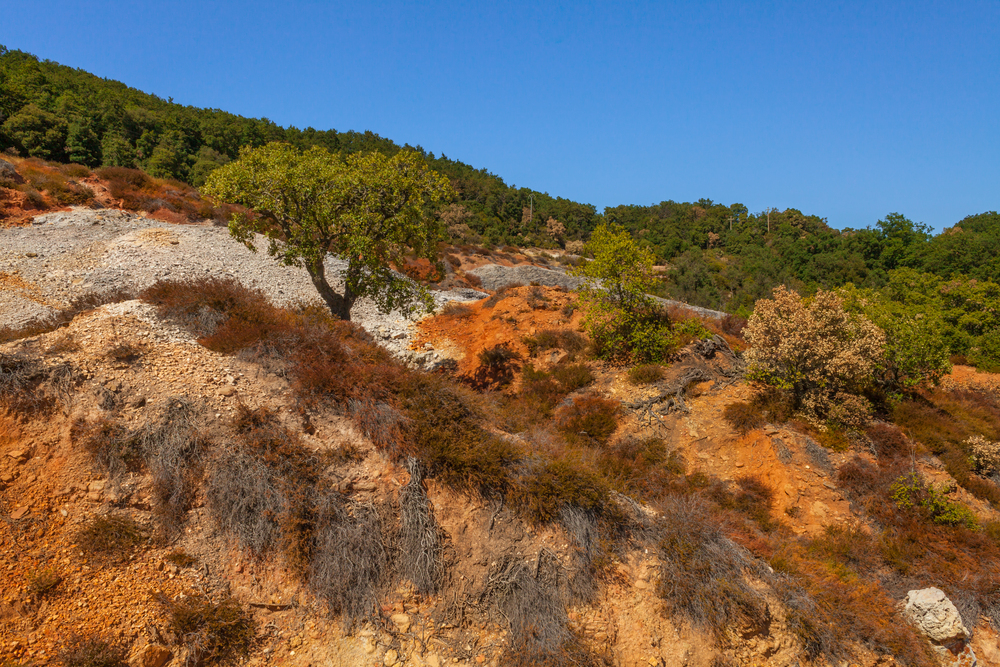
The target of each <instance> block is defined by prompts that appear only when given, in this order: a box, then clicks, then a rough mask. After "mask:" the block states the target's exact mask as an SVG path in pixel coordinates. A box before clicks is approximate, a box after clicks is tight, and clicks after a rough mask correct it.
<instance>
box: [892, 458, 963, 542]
mask: <svg viewBox="0 0 1000 667" xmlns="http://www.w3.org/2000/svg"><path fill="white" fill-rule="evenodd" d="M889 490H890V492H891V496H890V497H891V498H892V500H893V502H895V503H896V507H898V508H899V509H902V510H910V509H916V508H922V509H923V510H924V511H926V512H927V514H928V515H929V517H930V520H931V521H933V522H934V523H940V524H943V525H945V526H958V525H964V526H966V527H967V528H970V529H975V528H976V527H977V526H978V521H977V519H976V515H975V514H973V513H972V511H971V510H969V508H968V507H966V506H965V505H962V504H961V503H957V502H954V501H952V500H949V499H948V498H947V496H946V495H945V494H946V493H947V490H946V489H944V488H941V487H937V486H935V485H934V484H925V483H924V480H923V478H922V477H920V475H919V474H917V473H915V472H913V473H908V474H906V475H902V476H900V477H899V478H898V479H897V480H896V481H895V482H893V484H892V486H891V487H890V489H889Z"/></svg>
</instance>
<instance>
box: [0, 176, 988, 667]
mask: <svg viewBox="0 0 1000 667" xmlns="http://www.w3.org/2000/svg"><path fill="white" fill-rule="evenodd" d="M19 166H20V165H19ZM481 252H482V253H483V254H478V253H477V252H470V253H468V254H466V253H463V252H462V251H461V249H460V248H453V249H452V250H451V251H450V258H449V259H448V261H447V264H448V266H449V268H450V276H449V278H448V279H447V281H451V283H453V284H454V289H453V290H452V291H445V290H444V289H441V290H438V291H435V292H434V294H435V297H436V301H437V303H438V304H440V305H441V306H442V307H441V308H440V311H439V313H438V314H437V315H435V316H433V317H431V318H427V319H423V320H421V321H412V320H406V319H405V318H401V317H397V316H393V315H391V314H390V315H389V316H383V315H379V314H377V313H376V312H375V311H374V310H373V309H371V308H370V307H369V306H366V305H365V304H364V303H359V304H358V306H357V312H356V318H355V319H356V320H357V323H353V324H344V323H340V322H336V321H332V320H330V319H329V318H328V317H326V316H324V315H323V312H322V310H317V309H316V308H315V307H309V306H300V305H297V304H299V303H300V302H310V301H312V302H314V303H315V301H316V297H315V296H314V295H313V294H312V292H311V291H310V289H311V287H310V285H309V283H308V279H307V278H306V276H305V275H304V272H301V271H300V270H297V269H294V268H286V267H281V266H278V265H277V264H274V263H273V261H271V260H269V259H268V258H266V257H260V256H256V255H253V254H251V253H249V252H248V251H247V250H246V249H245V248H244V247H243V246H242V245H239V244H237V243H236V242H235V241H232V240H231V239H230V238H229V237H228V235H227V233H226V231H225V230H224V229H222V228H219V227H217V226H215V225H213V224H212V222H211V221H202V222H196V221H190V220H185V222H184V223H183V224H179V223H177V222H172V221H164V220H157V219H155V218H153V217H151V216H149V215H148V214H146V215H145V217H144V216H143V215H139V214H136V213H133V212H129V211H122V210H118V209H107V208H93V209H91V208H69V209H67V210H62V211H56V212H52V213H47V214H44V215H38V216H35V217H33V218H31V219H30V220H25V221H24V224H22V225H20V226H17V227H9V228H7V229H4V231H3V235H2V236H0V258H2V263H3V266H4V267H5V268H4V270H3V271H4V272H3V274H2V278H3V280H2V281H0V305H2V309H0V313H2V316H0V317H2V319H0V329H4V336H3V340H5V341H7V342H6V343H4V344H3V345H0V404H2V417H0V487H2V488H0V505H2V506H0V513H2V517H3V520H4V530H3V532H2V535H0V551H2V553H3V554H4V562H5V564H6V565H7V567H6V568H0V578H2V581H3V583H2V586H0V588H2V590H3V591H4V594H3V599H2V600H0V661H4V660H6V661H8V662H10V663H11V664H23V665H32V664H38V665H43V664H63V665H69V666H70V667H74V666H76V665H85V664H107V665H117V664H122V662H121V661H122V660H128V661H129V664H133V665H139V664H142V665H164V664H168V665H173V666H177V665H182V664H195V663H201V664H221V663H222V662H224V661H225V660H235V661H237V662H240V661H244V660H245V661H246V662H247V663H248V664H257V665H265V664H267V665H270V664H286V665H302V666H305V665H317V664H323V665H345V666H346V665H389V666H392V665H415V666H416V665H430V666H433V665H443V664H446V663H447V664H455V665H479V664H489V665H542V664H544V665H627V666H629V667H632V666H638V665H680V664H686V665H692V666H702V665H703V666H705V667H708V666H709V665H711V666H719V665H774V666H778V665H782V666H784V665H789V666H790V665H805V664H812V665H840V664H858V665H866V666H867V665H890V664H901V665H932V664H936V660H937V659H938V658H936V657H934V655H935V651H936V652H937V654H938V655H945V653H943V652H947V651H952V652H953V653H955V654H960V655H959V657H958V658H955V660H958V659H961V660H966V661H968V660H969V659H970V658H971V656H972V653H973V652H974V653H975V656H976V658H977V659H978V664H981V665H990V664H1000V647H998V644H997V640H998V634H997V624H998V623H1000V618H998V616H997V611H996V609H997V607H996V605H995V594H996V588H995V583H994V582H995V581H997V576H998V575H1000V540H998V537H997V536H998V535H1000V531H998V530H997V526H998V525H1000V524H998V523H997V519H998V514H997V509H998V507H1000V487H998V486H997V485H996V479H995V477H992V476H991V474H990V473H989V472H988V470H984V469H981V468H976V469H973V468H972V467H970V463H969V462H968V461H969V459H968V457H969V452H970V451H971V450H969V449H968V447H970V445H968V444H966V443H967V442H968V440H969V438H970V437H971V436H981V437H985V439H986V440H987V441H996V440H1000V432H998V426H997V425H998V424H1000V396H998V385H1000V382H998V376H997V375H994V374H990V373H984V372H980V371H976V370H975V369H973V368H970V367H967V366H956V367H955V368H954V370H952V371H951V373H950V374H949V375H947V376H946V377H945V378H944V380H943V382H942V383H941V385H940V386H939V387H936V388H935V387H930V388H927V389H919V390H915V391H913V392H911V393H909V394H907V395H905V396H903V397H901V398H900V400H899V401H898V402H897V403H895V404H891V405H890V406H889V407H888V408H887V409H888V411H882V412H879V413H878V414H877V415H876V420H875V422H873V423H872V424H871V425H870V426H867V427H864V428H861V429H854V430H850V429H849V430H842V429H832V430H817V429H816V428H815V427H813V426H810V425H809V424H808V423H806V422H804V421H801V420H798V419H796V418H794V416H793V415H790V414H788V412H787V410H784V411H783V408H782V407H781V405H780V401H776V400H772V399H768V398H767V394H766V393H765V394H761V393H760V391H759V388H758V387H756V386H754V385H752V384H749V383H747V382H746V381H745V379H743V372H744V369H743V359H742V358H741V356H740V354H738V352H739V351H740V350H741V349H744V348H745V346H746V343H745V341H743V340H742V339H740V338H739V336H738V335H733V334H732V333H731V332H727V331H725V330H724V329H723V328H722V327H723V325H725V326H727V327H728V326H729V324H726V322H727V320H718V319H715V318H706V319H705V320H704V321H703V322H702V323H700V324H699V325H698V326H694V324H692V325H691V326H689V327H686V328H683V330H684V331H691V332H705V333H697V334H692V335H691V336H690V337H689V338H687V339H682V340H680V341H679V345H680V346H679V347H678V349H677V350H676V352H675V353H674V354H673V355H672V356H671V357H670V359H669V361H668V362H667V363H664V364H662V365H659V366H652V367H637V368H632V367H629V366H621V365H615V364H610V363H608V362H605V361H601V360H599V359H595V358H594V357H593V356H592V354H591V353H590V351H589V349H588V340H587V337H586V334H585V333H584V332H582V331H581V330H580V317H581V314H580V311H579V309H578V302H577V296H576V294H575V293H574V292H573V291H571V290H568V289H567V288H566V287H564V286H561V285H558V284H557V285H556V286H547V285H545V284H541V282H540V281H538V280H535V281H534V282H538V283H539V284H537V285H532V284H523V285H520V286H506V285H500V286H499V287H496V286H495V285H494V287H495V288H494V289H489V290H486V289H485V287H482V286H481V285H482V284H483V281H484V278H479V277H478V276H480V275H481V276H484V277H485V276H487V275H496V271H495V270H494V269H490V270H489V271H484V268H485V267H486V266H487V265H494V266H499V265H507V266H515V267H516V266H519V267H523V268H524V269H525V271H526V273H525V275H526V276H535V277H542V274H540V273H538V272H537V270H538V269H539V268H541V267H537V266H536V267H535V268H534V269H530V266H531V265H532V263H534V264H536V265H537V264H545V265H547V267H548V268H549V269H555V268H557V267H558V266H560V263H559V261H558V259H560V258H556V259H550V258H546V257H544V256H542V254H541V252H540V251H535V254H534V255H530V254H527V253H525V252H514V251H513V249H511V250H510V251H508V252H506V253H504V252H497V251H486V250H482V249H481ZM571 259H572V258H567V259H566V261H570V260H571ZM328 262H330V267H331V268H336V260H335V259H333V258H330V259H329V260H328ZM401 268H402V267H401ZM529 269H530V270H529ZM409 270H410V271H413V272H415V273H419V270H420V267H409ZM490 271H492V272H493V273H490ZM545 275H548V274H545ZM552 275H559V274H558V272H557V271H556V272H553V274H552ZM447 281H446V282H447ZM476 281H479V285H480V288H479V289H480V290H485V291H479V292H478V293H477V292H476V291H475V290H473V289H470V288H469V287H463V286H462V284H465V285H469V284H474V283H476ZM553 282H558V281H553ZM458 283H461V284H458ZM491 285H493V283H491ZM442 287H444V288H449V285H443V286H442ZM487 292H489V294H487ZM691 314H692V313H691V312H686V311H684V310H682V309H675V310H674V311H673V314H672V317H673V320H674V321H675V322H676V323H680V322H683V321H685V319H686V318H689V317H691ZM705 327H708V329H707V330H706V329H705ZM497 350H506V352H504V353H503V354H497V353H496V351H497ZM734 350H735V351H736V352H735V353H734ZM421 368H425V369H434V370H433V372H429V371H428V370H421ZM638 371H642V372H638ZM762 397H763V398H762ZM768 400H771V401H772V402H771V403H767V401H768ZM761 401H764V402H761ZM740 405H749V406H753V409H754V410H755V411H756V414H757V416H756V417H755V418H754V419H750V420H747V421H738V420H734V418H733V414H734V413H733V410H732V407H733V406H740ZM977 471H978V472H977ZM910 473H915V475H916V477H909V476H908V475H910ZM900 480H902V481H903V482H904V483H905V484H909V485H910V486H906V487H905V488H906V489H909V491H907V493H909V494H911V495H909V496H906V497H909V498H911V499H914V502H916V499H918V498H920V497H922V496H919V495H914V494H919V493H930V494H931V495H930V496H929V497H931V498H932V499H936V500H935V501H934V502H936V503H937V504H938V505H937V506H938V507H940V508H945V509H947V510H948V511H949V512H952V513H953V515H954V516H957V517H958V519H956V520H954V521H953V520H951V519H949V518H948V517H949V516H953V515H952V514H947V513H944V514H942V513H934V512H931V511H929V510H928V511H926V512H925V511H924V509H923V507H924V505H920V504H919V503H917V504H911V505H906V504H905V503H903V502H901V501H900V500H899V498H900V497H901V496H900V495H899V494H900V490H899V489H900V488H903V487H900V486H899V485H900V483H901V481H900ZM927 489H930V491H927ZM935 494H937V495H935ZM963 512H964V514H963ZM931 587H934V588H938V589H941V590H942V591H944V593H945V594H946V595H947V596H948V598H949V599H950V600H951V601H952V602H953V603H954V605H955V607H953V609H956V611H955V612H954V613H955V614H956V615H955V616H953V617H950V618H951V621H949V622H952V623H953V625H952V631H953V632H952V634H947V633H946V635H933V633H932V636H934V637H936V639H934V642H936V643H932V642H931V641H930V640H928V639H927V638H925V636H923V635H921V633H920V631H918V630H917V627H916V626H914V625H912V624H911V622H910V621H908V620H907V615H906V613H904V611H903V609H902V602H903V601H904V599H906V598H907V596H908V594H909V595H911V597H912V596H913V595H914V594H913V593H910V592H911V591H919V590H923V589H928V588H931ZM935 604H937V603H935ZM933 609H935V610H938V611H941V613H942V614H944V616H943V618H949V617H948V616H947V612H948V607H947V606H941V605H940V604H939V605H938V606H936V607H933ZM956 619H957V620H956ZM956 628H957V629H956ZM963 628H964V629H963ZM925 632H927V630H926V629H925ZM963 633H964V634H963ZM970 635H971V637H970ZM934 647H937V648H934ZM88 652H89V653H88ZM119 653H120V656H119ZM87 655H91V656H93V655H101V656H104V657H103V658H101V659H104V660H106V662H102V663H94V662H90V663H87V662H84V658H85V657H86V656H87ZM81 656H83V657H81ZM949 660H951V658H949ZM0 664H2V663H0ZM955 664H958V663H955ZM962 664H971V663H969V662H965V663H962Z"/></svg>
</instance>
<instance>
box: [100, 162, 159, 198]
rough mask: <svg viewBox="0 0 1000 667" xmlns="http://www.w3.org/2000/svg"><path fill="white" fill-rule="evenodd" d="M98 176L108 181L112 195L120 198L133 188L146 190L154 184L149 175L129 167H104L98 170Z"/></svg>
mask: <svg viewBox="0 0 1000 667" xmlns="http://www.w3.org/2000/svg"><path fill="white" fill-rule="evenodd" d="M97 176H98V177H99V178H102V179H104V180H105V181H108V190H109V191H110V192H111V196H112V197H115V198H119V199H120V198H121V197H122V196H124V194H126V193H128V192H131V191H133V190H144V189H148V188H151V187H152V186H153V181H152V179H150V178H149V176H147V175H146V174H144V173H143V172H141V171H139V170H138V169H129V168H127V167H102V168H100V169H98V170H97Z"/></svg>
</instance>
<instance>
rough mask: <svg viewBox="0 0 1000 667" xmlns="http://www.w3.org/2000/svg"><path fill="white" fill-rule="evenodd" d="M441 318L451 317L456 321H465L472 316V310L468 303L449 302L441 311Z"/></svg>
mask: <svg viewBox="0 0 1000 667" xmlns="http://www.w3.org/2000/svg"><path fill="white" fill-rule="evenodd" d="M441 316H442V317H450V318H452V319H456V320H460V319H465V318H466V317H471V316H472V308H471V307H470V306H469V305H468V304H466V303H461V302H459V301H449V302H448V303H447V304H445V307H444V308H442V309H441Z"/></svg>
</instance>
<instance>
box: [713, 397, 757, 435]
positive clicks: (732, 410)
mask: <svg viewBox="0 0 1000 667" xmlns="http://www.w3.org/2000/svg"><path fill="white" fill-rule="evenodd" d="M722 418H723V419H725V420H726V423H728V424H729V425H730V426H732V427H733V428H734V429H735V430H737V431H739V432H740V433H749V432H750V431H752V430H754V429H756V428H760V427H761V426H763V425H764V424H766V423H767V420H766V419H764V416H763V415H762V414H761V413H760V410H758V409H757V407H756V406H754V405H753V404H752V403H749V402H747V401H736V402H735V403H730V404H729V405H727V406H726V407H725V409H724V410H723V411H722Z"/></svg>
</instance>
